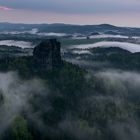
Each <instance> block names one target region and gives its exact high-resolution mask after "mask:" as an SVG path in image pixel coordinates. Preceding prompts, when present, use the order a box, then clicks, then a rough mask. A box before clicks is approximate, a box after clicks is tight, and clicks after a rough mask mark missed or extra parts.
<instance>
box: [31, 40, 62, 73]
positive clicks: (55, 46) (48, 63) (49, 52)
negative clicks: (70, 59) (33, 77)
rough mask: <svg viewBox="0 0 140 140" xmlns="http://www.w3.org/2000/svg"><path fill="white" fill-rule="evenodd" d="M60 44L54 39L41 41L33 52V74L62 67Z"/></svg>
mask: <svg viewBox="0 0 140 140" xmlns="http://www.w3.org/2000/svg"><path fill="white" fill-rule="evenodd" d="M60 47H61V45H60V42H58V41H57V40H56V39H47V40H44V41H42V42H41V43H40V44H39V45H38V46H36V47H35V48H34V51H33V69H34V72H46V71H48V70H53V69H56V68H60V67H61V66H62V59H61V52H60Z"/></svg>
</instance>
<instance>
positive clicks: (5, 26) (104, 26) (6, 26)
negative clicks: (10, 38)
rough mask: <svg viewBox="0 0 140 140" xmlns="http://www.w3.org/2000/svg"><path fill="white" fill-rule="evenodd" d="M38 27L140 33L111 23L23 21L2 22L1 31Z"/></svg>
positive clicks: (55, 30) (136, 29)
mask: <svg viewBox="0 0 140 140" xmlns="http://www.w3.org/2000/svg"><path fill="white" fill-rule="evenodd" d="M32 29H37V30H38V32H55V33H83V34H88V33H91V32H94V31H96V32H108V31H110V32H111V31H113V32H117V33H119V34H129V35H131V34H134V35H138V34H140V28H131V27H117V26H114V25H110V24H100V25H71V24H62V23H54V24H22V23H15V24H14V23H0V32H3V31H25V30H26V31H27V30H32Z"/></svg>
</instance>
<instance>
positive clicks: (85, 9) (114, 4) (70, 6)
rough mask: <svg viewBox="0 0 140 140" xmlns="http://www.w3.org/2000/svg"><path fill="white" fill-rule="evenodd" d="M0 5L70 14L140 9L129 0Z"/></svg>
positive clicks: (51, 0)
mask: <svg viewBox="0 0 140 140" xmlns="http://www.w3.org/2000/svg"><path fill="white" fill-rule="evenodd" d="M0 1H1V5H6V6H8V7H12V8H17V9H30V10H42V11H50V12H59V13H72V14H74V13H75V14H94V13H110V12H113V13H116V12H132V11H136V12H137V11H140V10H139V7H140V2H139V1H136V0H135V1H133V2H132V1H131V0H128V1H126V0H124V1H120V0H114V1H111V0H94V1H93V0H76V1H75V0H71V1H67V0H47V1H46V0H24V1H19V0H12V1H9V0H6V1H5V0H0Z"/></svg>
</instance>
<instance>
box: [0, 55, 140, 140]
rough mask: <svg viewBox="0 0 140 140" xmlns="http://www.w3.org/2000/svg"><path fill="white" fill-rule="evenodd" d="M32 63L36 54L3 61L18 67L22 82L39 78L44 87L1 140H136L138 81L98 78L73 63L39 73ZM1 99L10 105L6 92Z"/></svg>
mask: <svg viewBox="0 0 140 140" xmlns="http://www.w3.org/2000/svg"><path fill="white" fill-rule="evenodd" d="M31 64H32V59H31V57H20V58H10V59H9V58H7V59H4V60H1V61H0V70H1V72H8V71H17V73H18V75H19V79H20V80H19V82H18V83H20V84H22V83H23V81H24V82H25V83H26V82H28V81H30V80H31V81H32V79H38V80H41V82H42V84H43V90H37V91H34V90H33V89H32V90H31V91H30V94H27V101H26V104H25V105H24V106H23V107H22V108H21V110H20V111H19V112H16V113H15V114H14V117H13V116H11V118H12V122H11V123H9V125H8V126H6V129H4V131H2V134H1V139H3V140H82V139H83V140H85V139H88V140H90V139H91V140H93V139H95V140H103V139H104V140H120V139H121V140H124V139H126V138H127V137H129V139H131V140H132V139H134V140H136V138H135V136H137V135H138V134H135V133H134V131H133V130H134V128H135V131H137V132H138V131H139V127H140V121H139V119H140V100H139V94H138V90H139V87H138V86H137V85H135V86H132V87H130V85H131V84H132V83H131V82H130V81H125V80H124V81H123V80H120V79H118V78H116V79H113V81H111V80H110V79H109V77H108V80H107V79H106V78H105V76H106V74H97V75H98V76H97V75H94V74H91V73H88V72H87V71H85V70H84V69H81V68H79V67H78V66H76V65H73V64H70V63H67V62H64V66H63V67H62V68H61V69H56V70H54V71H50V72H47V73H38V74H34V72H33V69H32V67H31ZM110 73H111V72H110ZM112 75H113V73H112ZM122 75H123V73H122ZM111 77H112V76H111ZM129 82H130V84H129ZM133 83H134V81H133ZM137 84H138V85H139V83H137ZM30 86H31V85H28V86H27V87H28V88H30ZM34 88H35V87H34ZM37 88H40V86H38V87H37ZM132 93H133V96H132ZM19 94H20V93H19ZM25 94H26V93H25ZM10 97H12V95H10ZM0 99H1V101H0V103H1V108H3V106H4V105H5V104H6V103H7V99H6V97H5V93H4V91H1V97H0ZM16 102H17V101H16ZM17 108H18V107H17ZM0 113H2V112H0ZM1 117H2V115H1V116H0V118H1ZM135 124H137V125H135ZM118 128H119V129H120V130H118ZM121 131H122V132H121ZM0 132H1V131H0Z"/></svg>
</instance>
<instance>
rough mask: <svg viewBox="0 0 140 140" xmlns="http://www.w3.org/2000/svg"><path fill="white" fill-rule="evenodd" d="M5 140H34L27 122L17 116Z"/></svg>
mask: <svg viewBox="0 0 140 140" xmlns="http://www.w3.org/2000/svg"><path fill="white" fill-rule="evenodd" d="M4 139H5V140H32V135H31V133H30V132H29V130H28V124H27V121H26V120H25V119H24V118H23V117H22V116H17V117H16V118H15V119H14V121H13V123H12V124H11V126H10V128H9V130H8V131H7V132H6V134H5V137H4Z"/></svg>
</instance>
